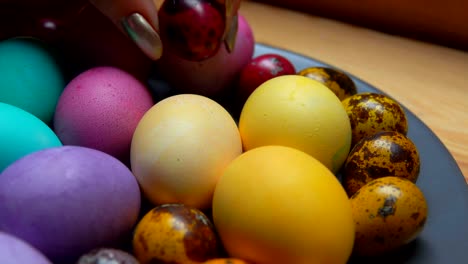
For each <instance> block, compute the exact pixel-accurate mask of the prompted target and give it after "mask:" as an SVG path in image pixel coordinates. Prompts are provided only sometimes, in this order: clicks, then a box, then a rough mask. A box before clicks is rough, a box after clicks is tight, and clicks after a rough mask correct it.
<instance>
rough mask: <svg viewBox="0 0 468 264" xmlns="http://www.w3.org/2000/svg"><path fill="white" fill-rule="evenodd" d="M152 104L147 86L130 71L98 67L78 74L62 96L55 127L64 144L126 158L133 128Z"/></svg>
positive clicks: (126, 159)
mask: <svg viewBox="0 0 468 264" xmlns="http://www.w3.org/2000/svg"><path fill="white" fill-rule="evenodd" d="M152 106H153V99H152V96H151V93H150V92H149V90H148V89H147V87H146V86H145V85H144V84H143V83H141V82H140V81H138V80H137V79H135V78H134V77H133V76H132V75H130V74H129V73H127V72H125V71H123V70H120V69H118V68H113V67H96V68H92V69H89V70H87V71H85V72H83V73H81V74H80V75H78V76H77V77H75V78H74V79H73V80H72V81H71V82H70V83H69V84H68V85H67V86H66V87H65V90H64V91H63V93H62V95H61V96H60V98H59V101H58V104H57V108H56V111H55V116H54V131H55V133H56V134H57V136H58V137H59V138H60V140H61V141H62V143H63V144H64V145H77V146H83V147H89V148H93V149H97V150H100V151H103V152H106V153H108V154H110V155H112V156H114V157H116V158H118V159H120V160H121V161H124V162H127V161H128V158H129V155H130V144H131V140H132V136H133V132H134V131H135V129H136V126H137V124H138V122H139V120H140V119H141V118H142V117H143V115H144V113H145V112H146V111H147V110H148V109H149V108H151V107H152Z"/></svg>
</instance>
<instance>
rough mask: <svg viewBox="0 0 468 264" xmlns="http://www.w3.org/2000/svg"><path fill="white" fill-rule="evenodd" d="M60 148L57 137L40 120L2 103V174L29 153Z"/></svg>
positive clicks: (0, 110)
mask: <svg viewBox="0 0 468 264" xmlns="http://www.w3.org/2000/svg"><path fill="white" fill-rule="evenodd" d="M59 146H62V143H61V142H60V140H59V138H58V137H57V135H56V134H55V133H54V132H53V131H52V129H51V128H50V127H49V126H47V125H46V124H45V123H44V122H43V121H41V120H40V119H39V118H37V117H36V116H34V115H32V114H30V113H28V112H26V111H24V110H22V109H20V108H18V107H15V106H12V105H8V104H4V103H1V102H0V150H1V155H0V172H2V171H3V170H4V169H5V168H6V167H7V166H9V165H10V164H11V163H13V162H14V161H16V160H18V159H20V158H22V157H23V156H26V155H27V154H29V153H32V152H35V151H38V150H42V149H45V148H49V147H59Z"/></svg>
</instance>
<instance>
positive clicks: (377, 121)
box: [342, 93, 408, 145]
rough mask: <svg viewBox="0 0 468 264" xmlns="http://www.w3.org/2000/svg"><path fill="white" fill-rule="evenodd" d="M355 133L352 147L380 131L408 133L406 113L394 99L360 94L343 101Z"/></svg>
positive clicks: (372, 94) (380, 95)
mask: <svg viewBox="0 0 468 264" xmlns="http://www.w3.org/2000/svg"><path fill="white" fill-rule="evenodd" d="M342 104H343V106H344V108H345V110H346V113H348V117H349V120H350V122H351V129H352V133H353V138H352V145H354V144H356V143H357V142H358V141H359V140H360V139H362V138H363V137H366V136H371V135H373V134H375V133H377V132H379V131H397V132H400V133H402V134H405V135H406V133H407V131H408V121H407V119H406V115H405V112H404V110H403V108H402V107H401V106H400V104H399V103H397V102H396V101H395V100H393V99H392V98H390V97H388V96H386V95H383V94H378V93H359V94H355V95H352V96H350V97H348V98H346V99H345V100H343V101H342Z"/></svg>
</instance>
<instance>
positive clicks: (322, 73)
mask: <svg viewBox="0 0 468 264" xmlns="http://www.w3.org/2000/svg"><path fill="white" fill-rule="evenodd" d="M297 74H299V75H302V76H305V77H308V78H311V79H313V80H316V81H319V82H321V83H322V84H324V85H325V86H327V87H328V88H330V90H332V91H333V93H335V95H336V96H338V98H339V99H340V100H344V99H345V98H348V97H349V96H352V95H354V94H356V93H357V88H356V85H355V84H354V81H353V80H352V79H351V78H350V77H349V76H348V75H346V74H345V73H343V72H341V71H339V70H336V69H333V68H329V67H309V68H305V69H303V70H301V71H299V72H298V73H297Z"/></svg>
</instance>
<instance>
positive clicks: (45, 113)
mask: <svg viewBox="0 0 468 264" xmlns="http://www.w3.org/2000/svg"><path fill="white" fill-rule="evenodd" d="M65 85H66V80H65V75H64V73H63V72H62V69H61V66H60V64H59V63H58V61H57V59H56V58H55V56H54V53H52V49H51V48H49V47H47V45H46V44H45V43H43V42H41V41H40V40H37V39H34V38H26V37H24V38H12V39H7V40H4V41H1V42H0V102H2V103H7V104H10V105H14V106H17V107H19V108H21V109H23V110H26V111H28V112H30V113H31V114H33V115H35V116H37V117H38V118H39V119H41V120H42V121H44V122H45V123H47V124H50V122H51V121H52V118H53V115H54V111H55V106H56V104H57V101H58V98H59V96H60V94H61V93H62V91H63V89H64V88H65Z"/></svg>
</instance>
